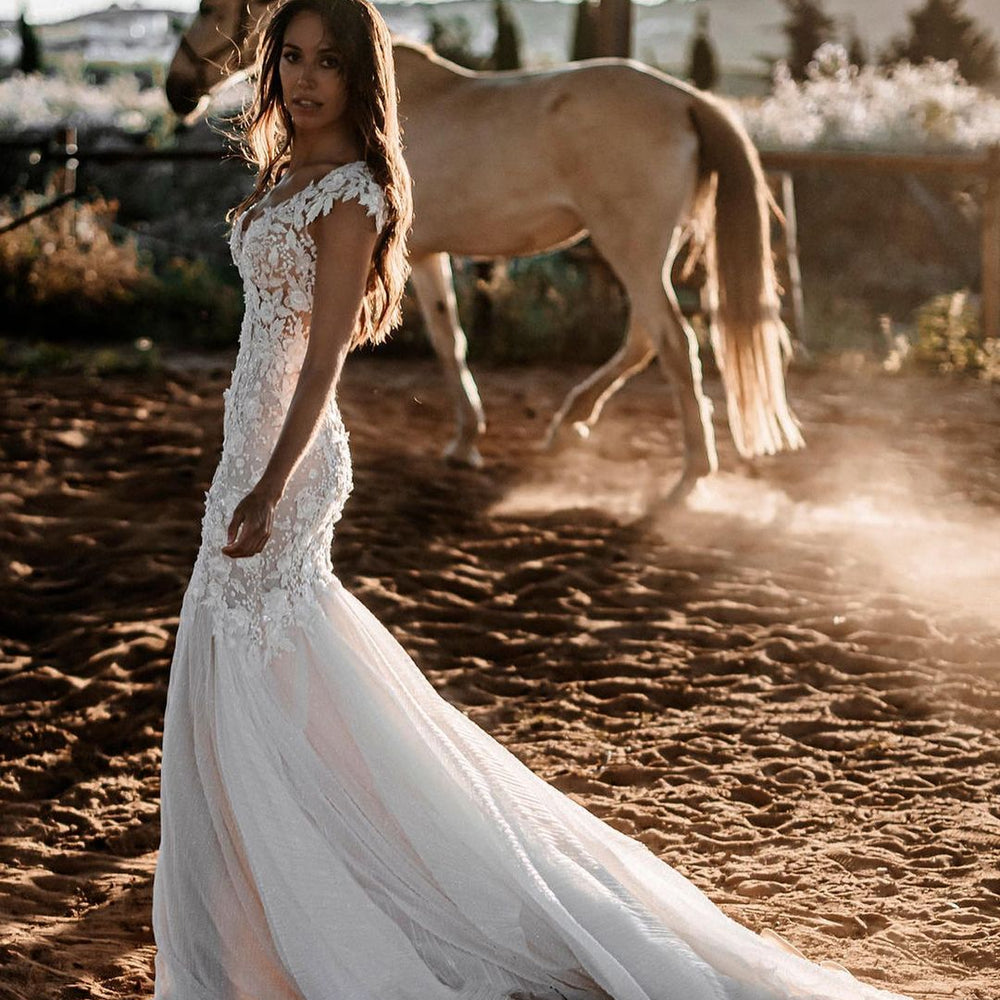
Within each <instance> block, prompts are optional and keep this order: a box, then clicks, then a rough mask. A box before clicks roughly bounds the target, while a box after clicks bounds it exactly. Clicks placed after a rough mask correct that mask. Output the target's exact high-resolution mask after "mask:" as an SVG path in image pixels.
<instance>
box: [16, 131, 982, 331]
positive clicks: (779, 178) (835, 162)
mask: <svg viewBox="0 0 1000 1000" xmlns="http://www.w3.org/2000/svg"><path fill="white" fill-rule="evenodd" d="M16 148H17V149H22V150H23V149H25V148H29V149H32V150H33V158H34V159H35V162H38V160H41V159H47V160H49V161H51V162H54V163H56V164H57V170H58V172H59V173H58V175H57V178H56V190H57V191H58V192H59V193H58V194H57V195H56V196H55V197H54V198H53V199H52V200H51V201H49V202H48V203H46V204H45V205H43V206H41V207H39V208H38V209H36V210H35V211H34V212H31V213H28V214H27V215H24V216H21V217H20V218H18V219H14V220H12V221H11V222H9V223H7V224H6V225H5V226H3V227H0V235H2V234H3V233H5V232H9V231H10V230H11V229H13V228H15V227H17V226H20V225H24V224H25V223H27V222H29V221H30V220H31V219H32V218H36V217H37V216H38V215H40V214H43V213H44V212H46V211H49V210H51V209H52V208H55V207H56V206H57V205H60V204H62V203H63V202H65V201H68V200H69V199H71V198H73V197H74V196H75V194H76V192H77V181H78V177H77V174H78V170H79V168H80V166H81V164H82V163H84V162H92V163H125V162H133V163H134V162H140V161H165V160H206V161H212V160H215V161H217V160H219V159H220V157H221V156H222V155H224V154H223V153H222V152H221V151H220V150H219V149H176V150H169V149H168V150H151V149H115V150H93V151H90V152H81V151H80V150H79V149H78V147H77V143H76V131H75V130H74V129H72V128H63V129H59V130H58V131H57V132H56V135H55V139H54V141H53V142H52V143H50V144H49V146H48V148H47V149H44V150H39V149H38V143H31V144H28V143H25V142H13V143H10V142H8V143H3V142H0V150H10V149H16ZM761 159H762V161H763V164H764V167H765V169H766V170H767V171H769V172H770V173H771V174H772V177H771V182H772V188H774V189H775V193H776V195H777V197H778V200H779V203H780V204H781V207H782V210H783V212H784V215H785V218H786V227H785V232H784V238H783V240H782V241H781V245H780V251H781V258H782V260H781V263H782V266H783V268H784V271H785V274H786V276H787V278H788V280H789V290H790V308H789V312H790V317H791V320H792V326H793V328H794V330H795V333H796V335H797V336H798V338H799V339H802V336H803V303H802V298H803V296H802V286H801V279H800V275H799V263H798V238H797V232H796V223H795V198H794V186H793V180H792V178H793V176H794V174H795V173H798V172H802V171H807V170H827V171H835V172H849V171H861V172H867V173H890V174H898V175H906V174H926V173H934V174H943V175H949V176H964V177H975V178H978V179H981V180H982V181H983V195H982V213H981V214H982V224H981V240H980V253H981V272H980V273H981V280H982V325H983V336H984V337H991V338H1000V146H992V147H990V148H989V149H987V150H985V151H984V152H976V153H938V154H895V153H864V152H856V153H855V152H842V151H836V150H823V151H819V150H794V151H792V150H789V151H781V152H778V151H773V152H764V153H762V154H761Z"/></svg>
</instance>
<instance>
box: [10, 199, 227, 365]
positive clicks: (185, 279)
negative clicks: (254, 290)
mask: <svg viewBox="0 0 1000 1000" xmlns="http://www.w3.org/2000/svg"><path fill="white" fill-rule="evenodd" d="M41 201H42V199H41V198H37V197H29V198H25V199H24V200H23V201H20V202H12V201H10V200H8V201H7V202H6V204H5V205H3V206H0V213H2V214H3V215H5V216H8V217H13V216H17V215H20V214H21V213H22V212H27V211H30V210H32V209H33V208H34V207H36V205H38V204H40V203H41ZM117 209H118V205H117V202H115V201H108V200H105V199H103V198H96V199H94V200H92V201H89V202H70V203H67V204H65V205H62V206H60V207H59V208H57V209H55V210H53V211H51V212H48V213H47V214H45V215H42V216H40V217H39V218H37V219H34V220H33V221H32V222H30V223H28V224H27V225H25V226H21V227H20V228H18V229H15V230H13V231H11V232H10V233H7V234H6V235H5V236H4V239H3V240H0V298H2V301H3V305H4V308H3V312H2V316H0V332H3V333H6V334H8V335H11V336H15V337H23V338H27V339H29V340H31V339H34V340H44V341H48V342H50V343H53V344H75V345H83V344H95V343H99V344H120V343H131V342H133V341H135V340H136V338H138V337H146V338H150V339H151V340H153V341H155V342H160V341H162V342H165V343H169V344H175V345H183V346H199V347H220V346H225V345H228V344H232V343H235V341H236V338H237V334H238V331H239V320H240V314H241V311H242V300H241V296H240V292H239V289H238V288H236V287H235V286H234V285H233V284H232V283H231V282H227V281H226V280H225V279H224V278H223V277H222V276H221V275H220V274H219V273H218V272H217V271H216V270H215V269H214V268H213V267H212V265H210V264H208V263H206V262H204V261H201V260H194V261H188V260H185V259H183V258H180V257H175V258H172V259H170V260H169V261H168V262H167V263H166V264H165V265H164V266H162V267H161V268H159V269H158V270H157V269H156V268H155V267H154V263H153V258H152V255H151V254H150V253H148V252H146V251H142V250H140V249H139V247H138V245H137V242H136V238H135V237H134V236H132V235H129V236H126V237H125V238H124V239H116V238H115V237H114V236H113V235H112V231H113V230H114V228H115V222H114V220H115V216H116V213H117Z"/></svg>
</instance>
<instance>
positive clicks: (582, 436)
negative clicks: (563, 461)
mask: <svg viewBox="0 0 1000 1000" xmlns="http://www.w3.org/2000/svg"><path fill="white" fill-rule="evenodd" d="M589 437H590V428H589V427H588V426H587V425H586V424H585V423H584V422H583V421H582V420H574V421H573V423H571V424H565V423H563V422H562V421H560V422H559V423H557V424H553V425H552V426H551V427H550V428H549V430H548V433H547V434H546V435H545V438H544V440H543V441H542V443H541V445H540V446H539V450H540V451H549V452H560V451H565V450H566V449H567V448H571V447H572V446H573V445H575V444H579V443H580V442H581V441H586V440H587V438H589Z"/></svg>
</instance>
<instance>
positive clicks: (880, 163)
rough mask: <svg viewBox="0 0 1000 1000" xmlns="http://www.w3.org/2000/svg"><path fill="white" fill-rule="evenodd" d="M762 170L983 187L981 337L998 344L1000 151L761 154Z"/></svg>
mask: <svg viewBox="0 0 1000 1000" xmlns="http://www.w3.org/2000/svg"><path fill="white" fill-rule="evenodd" d="M761 159H762V161H763V163H764V166H765V168H766V169H768V170H776V171H787V172H788V173H790V174H793V175H794V174H795V173H799V172H801V171H806V170H826V171H833V172H836V173H841V172H851V171H860V172H863V173H883V174H884V173H888V174H896V175H905V174H942V175H947V176H952V177H960V176H961V177H975V178H978V179H980V180H982V181H983V194H982V205H981V207H982V213H981V214H982V223H981V234H980V264H981V270H980V274H981V282H982V323H983V336H984V337H993V338H1000V146H991V147H990V148H989V149H987V150H985V151H983V152H976V153H919V154H909V155H908V154H897V153H860V152H859V153H853V152H851V153H849V152H842V151H837V150H794V151H792V150H789V151H782V152H766V153H763V154H761Z"/></svg>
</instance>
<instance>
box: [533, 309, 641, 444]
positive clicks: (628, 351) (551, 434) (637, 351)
mask: <svg viewBox="0 0 1000 1000" xmlns="http://www.w3.org/2000/svg"><path fill="white" fill-rule="evenodd" d="M655 353H656V351H655V349H654V347H653V345H652V342H651V341H650V339H649V334H648V333H647V331H646V330H645V329H643V328H642V327H640V326H639V325H638V324H636V323H634V322H632V320H631V319H630V320H629V327H628V332H627V333H626V336H625V343H624V344H622V346H621V347H620V348H619V349H618V350H617V351H616V352H615V354H614V356H613V357H612V358H611V359H610V360H609V361H607V362H605V364H603V365H602V366H601V367H600V368H598V369H597V371H596V372H594V373H593V374H592V375H589V376H588V377H587V378H586V379H584V380H583V381H582V382H580V383H579V384H578V385H576V386H574V387H573V388H572V389H571V390H570V392H569V394H568V395H567V396H566V399H565V401H564V402H563V404H562V406H561V407H560V408H559V412H558V413H556V415H555V416H554V417H553V418H552V420H551V422H550V423H549V429H548V431H547V433H546V435H545V441H544V443H543V447H545V448H552V447H553V446H554V445H556V444H557V442H559V441H560V440H564V439H565V429H566V428H567V427H571V428H572V429H573V430H574V431H575V432H576V433H577V434H578V435H579V436H580V437H584V438H585V437H587V436H588V435H589V434H590V428H591V427H593V426H594V424H595V423H596V422H597V419H598V417H600V415H601V410H602V409H603V407H604V404H605V403H606V402H607V401H608V400H609V399H610V398H611V397H612V396H613V395H614V394H615V393H616V392H617V391H618V390H619V389H620V388H621V387H622V386H623V385H624V384H625V383H626V382H627V381H628V380H629V379H630V378H631V377H632V376H633V375H638V373H639V372H641V371H642V370H643V369H644V368H645V367H646V366H647V365H648V364H649V363H650V361H652V360H653V356H654V354H655Z"/></svg>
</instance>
